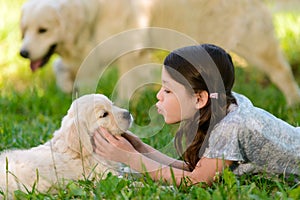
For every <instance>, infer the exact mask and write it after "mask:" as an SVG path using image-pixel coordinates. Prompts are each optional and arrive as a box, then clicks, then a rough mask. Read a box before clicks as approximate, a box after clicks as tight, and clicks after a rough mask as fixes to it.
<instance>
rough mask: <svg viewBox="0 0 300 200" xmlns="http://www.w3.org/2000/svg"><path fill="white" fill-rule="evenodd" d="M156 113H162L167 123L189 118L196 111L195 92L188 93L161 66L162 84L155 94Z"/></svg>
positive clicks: (196, 99)
mask: <svg viewBox="0 0 300 200" xmlns="http://www.w3.org/2000/svg"><path fill="white" fill-rule="evenodd" d="M156 97H157V99H158V102H157V103H156V107H157V111H158V113H160V114H162V115H163V117H164V120H165V122H166V123H167V124H173V123H177V122H179V121H182V120H185V119H189V118H191V117H193V116H194V114H195V113H196V112H197V111H198V109H199V108H198V107H197V102H198V98H197V96H196V94H190V93H188V92H187V90H186V88H185V87H184V86H183V85H182V84H180V83H178V82H176V81H175V80H173V79H172V78H171V76H170V75H169V74H168V72H167V71H166V70H165V68H164V67H163V69H162V86H161V89H160V90H159V92H158V93H157V95H156Z"/></svg>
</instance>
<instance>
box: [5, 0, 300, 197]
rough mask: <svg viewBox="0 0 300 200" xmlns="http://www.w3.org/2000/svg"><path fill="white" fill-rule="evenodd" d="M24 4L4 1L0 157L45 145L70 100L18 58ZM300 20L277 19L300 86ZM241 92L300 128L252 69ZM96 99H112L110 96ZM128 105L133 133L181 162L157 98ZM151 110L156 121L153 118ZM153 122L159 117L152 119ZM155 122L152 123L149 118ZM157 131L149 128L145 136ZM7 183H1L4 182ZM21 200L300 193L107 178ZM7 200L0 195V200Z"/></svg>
mask: <svg viewBox="0 0 300 200" xmlns="http://www.w3.org/2000/svg"><path fill="white" fill-rule="evenodd" d="M23 2H24V0H10V1H5V0H0V9H1V10H0V52H1V53H0V74H1V76H0V110H1V112H0V141H1V143H0V151H2V150H5V149H12V148H30V147H33V146H37V145H39V144H41V143H44V142H46V141H47V140H49V139H50V138H51V137H52V133H53V132H54V131H55V130H56V129H58V128H59V126H60V123H61V119H62V117H63V116H64V115H65V114H66V112H67V110H68V108H69V106H70V104H71V101H72V97H71V95H66V94H64V93H62V92H61V91H60V90H59V89H57V88H56V85H55V80H54V75H53V72H52V69H51V66H50V64H49V65H48V66H46V67H44V68H43V69H42V70H40V71H38V72H37V73H34V74H32V73H31V71H30V69H29V66H28V64H29V63H28V61H26V60H24V59H22V58H21V57H20V56H19V55H18V51H19V47H20V44H21V37H20V32H19V27H18V20H19V14H20V13H19V10H20V5H21V4H22V3H23ZM299 21H300V15H298V14H295V13H294V14H293V13H291V14H290V13H278V14H277V15H276V16H274V23H275V25H276V31H277V34H278V37H279V39H280V44H281V46H282V48H283V50H284V52H285V54H286V55H287V58H288V60H289V62H290V63H291V65H292V67H293V71H294V72H295V77H296V79H297V81H298V83H300V78H299V77H300V57H299V56H298V55H299V52H300V42H299V38H300V37H299V36H300V33H299V26H295V24H299ZM116 74H117V71H115V69H111V70H110V71H108V73H107V75H106V76H107V77H106V79H104V82H106V84H107V85H109V86H110V87H113V81H115V80H116V77H117V76H116ZM234 88H235V91H237V92H240V93H243V94H246V95H247V96H248V97H249V98H250V99H251V100H252V101H253V103H254V104H255V105H257V106H258V107H262V108H264V109H266V110H268V111H269V112H271V113H273V114H274V115H276V116H277V117H279V118H282V119H283V120H285V121H287V122H288V123H290V124H292V125H298V126H299V125H300V114H299V113H300V108H299V107H298V108H292V109H289V108H287V107H286V106H285V100H284V97H283V95H282V94H281V93H280V91H279V90H278V89H277V88H276V87H275V86H274V85H273V84H272V83H271V82H270V81H269V80H268V79H267V78H266V76H265V75H264V74H262V73H261V72H259V71H257V70H256V69H254V68H240V67H237V68H236V84H235V87H234ZM98 92H101V93H104V94H106V95H109V94H110V92H111V91H110V90H109V89H108V90H100V89H98ZM140 92H141V93H142V94H143V95H136V98H134V99H133V100H132V101H131V103H130V106H129V108H130V111H131V112H132V113H133V115H134V117H135V122H136V124H137V125H138V126H134V127H133V128H132V130H133V132H136V133H137V134H138V135H139V136H142V137H143V140H144V141H145V142H146V143H148V144H150V145H152V146H154V147H155V148H157V149H160V150H161V151H163V152H165V153H168V154H170V155H175V152H174V148H173V146H172V139H173V134H174V131H175V129H176V126H167V125H165V124H163V123H161V121H162V118H161V117H160V116H157V115H155V114H153V110H152V109H150V108H151V107H152V106H153V105H154V104H155V102H156V99H155V92H156V91H153V90H146V91H145V90H144V91H140ZM149 109H150V114H149ZM152 115H153V116H152ZM150 116H151V118H150ZM151 122H153V124H154V125H153V126H152V124H151V128H148V129H142V130H143V131H141V132H140V130H141V128H143V127H145V126H147V125H149V123H151ZM0 178H3V177H0ZM16 195H17V197H18V198H19V199H299V198H300V186H299V185H297V184H295V183H293V182H290V181H289V180H285V179H283V178H282V177H267V176H264V175H263V174H260V175H252V176H251V175H248V176H246V175H245V176H242V177H236V176H235V175H233V174H232V173H231V172H230V171H225V172H224V174H223V175H222V176H221V177H218V178H217V181H216V182H215V183H214V184H213V185H212V186H210V187H207V188H203V187H201V186H200V185H194V186H190V187H186V186H184V185H183V186H181V187H178V188H177V187H167V186H165V185H164V184H163V183H161V182H153V181H152V180H151V179H150V178H149V177H147V176H146V177H143V178H141V179H138V182H135V181H133V180H132V177H130V176H129V177H128V178H123V179H119V178H117V177H116V176H112V175H109V176H108V177H107V178H106V179H104V180H98V179H96V180H84V179H82V180H80V181H75V182H70V183H66V185H65V187H64V188H62V189H59V190H58V193H57V194H56V195H53V194H48V193H45V194H44V193H39V192H37V191H36V190H33V191H28V193H22V192H20V191H18V192H16ZM0 198H1V192H0Z"/></svg>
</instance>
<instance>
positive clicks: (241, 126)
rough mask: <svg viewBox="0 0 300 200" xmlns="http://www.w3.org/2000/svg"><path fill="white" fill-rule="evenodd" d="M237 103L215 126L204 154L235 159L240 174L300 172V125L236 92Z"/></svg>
mask: <svg viewBox="0 0 300 200" xmlns="http://www.w3.org/2000/svg"><path fill="white" fill-rule="evenodd" d="M233 95H234V97H235V98H236V100H237V105H235V104H232V105H230V106H229V112H228V114H227V115H226V116H225V117H224V118H223V119H222V120H221V121H220V122H219V123H218V124H216V125H215V127H214V128H213V130H212V132H211V134H210V138H209V144H208V147H207V148H206V150H205V152H204V155H203V156H204V157H207V158H220V159H225V160H231V161H236V162H234V164H233V166H232V170H233V172H234V173H235V174H237V175H242V174H245V173H258V172H265V173H268V174H295V175H300V127H294V126H291V125H290V124H288V123H286V122H285V121H283V120H281V119H279V118H277V117H275V116H274V115H272V114H270V113H268V112H267V111H265V110H262V109H260V108H257V107H255V106H253V105H252V103H251V101H250V100H249V99H248V98H246V97H245V96H243V95H240V94H237V93H233Z"/></svg>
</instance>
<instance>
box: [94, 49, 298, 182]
mask: <svg viewBox="0 0 300 200" xmlns="http://www.w3.org/2000/svg"><path fill="white" fill-rule="evenodd" d="M233 83H234V66H233V64H232V60H231V57H230V55H229V54H227V53H226V52H225V51H224V50H223V49H222V48H220V47H218V46H215V45H211V44H203V45H199V46H189V47H184V48H180V49H177V50H175V51H173V52H171V53H170V54H169V55H168V56H167V57H166V59H165V61H164V67H163V69H162V87H161V89H160V90H159V92H158V94H157V99H158V102H157V104H156V106H157V110H158V112H159V113H160V114H161V115H163V117H164V120H165V122H166V123H167V124H173V123H179V122H180V123H181V124H180V128H179V130H178V132H177V133H176V136H175V147H176V149H177V151H178V153H179V154H180V155H181V156H182V157H183V160H184V161H180V160H176V159H173V158H170V157H168V156H167V155H164V154H162V153H160V152H159V151H157V150H155V149H154V148H152V147H150V146H149V145H147V144H145V143H143V142H142V141H141V140H140V139H139V138H137V137H136V136H134V135H133V134H132V133H130V132H127V133H125V134H124V135H123V136H119V137H118V136H116V137H115V136H112V135H110V134H109V133H108V132H107V130H105V129H103V128H99V129H98V130H97V131H96V132H95V135H94V140H95V152H96V153H97V154H98V155H100V156H102V157H104V158H106V159H109V160H114V161H118V162H122V163H124V164H126V165H128V166H129V167H131V168H132V169H134V170H136V171H138V172H145V171H147V172H148V174H149V175H150V176H151V177H152V178H153V179H154V180H160V179H163V180H165V181H166V182H169V183H172V182H173V179H172V173H173V175H174V176H175V180H176V183H177V184H178V185H179V184H180V183H181V181H182V180H183V178H188V180H190V181H191V182H192V183H198V182H205V183H207V184H211V183H212V181H213V180H214V176H215V175H216V173H221V172H222V170H223V169H224V168H225V167H230V168H231V169H232V170H233V172H234V173H236V174H238V175H240V174H244V173H257V172H267V173H271V174H295V175H299V174H300V128H299V127H298V128H296V127H293V126H291V125H289V124H287V123H286V122H284V121H282V120H280V119H278V118H276V117H275V116H273V115H271V114H270V113H268V112H266V111H264V110H262V109H259V108H257V107H254V106H253V105H252V103H251V102H250V100H249V99H247V98H246V97H245V96H242V95H240V94H237V93H233V92H232V91H231V90H232V87H233ZM104 138H105V139H104ZM171 168H172V170H171Z"/></svg>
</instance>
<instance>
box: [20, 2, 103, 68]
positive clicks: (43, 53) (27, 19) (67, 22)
mask: <svg viewBox="0 0 300 200" xmlns="http://www.w3.org/2000/svg"><path fill="white" fill-rule="evenodd" d="M89 4H90V2H89V3H85V2H84V1H78V0H77V1H76V0H72V1H64V0H55V1H53V0H42V1H41V0H29V1H27V2H26V3H25V4H24V5H23V7H22V10H21V19H20V28H21V33H22V45H21V49H20V55H21V56H22V57H24V58H28V59H30V61H31V63H30V67H31V69H32V71H35V70H37V69H38V68H40V67H42V66H44V65H45V64H46V63H47V62H48V61H49V59H50V57H51V56H52V54H53V53H58V54H59V55H60V56H67V57H70V56H71V55H72V54H73V53H74V52H73V51H74V49H77V48H76V47H75V46H76V45H78V43H84V42H85V41H86V40H83V41H82V37H84V36H85V37H90V35H87V34H86V32H90V28H89V27H91V23H92V22H93V20H94V15H96V14H95V13H96V8H97V6H98V5H97V4H96V5H95V4H94V5H91V6H93V7H95V9H89V10H87V8H86V7H87V5H89Z"/></svg>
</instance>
